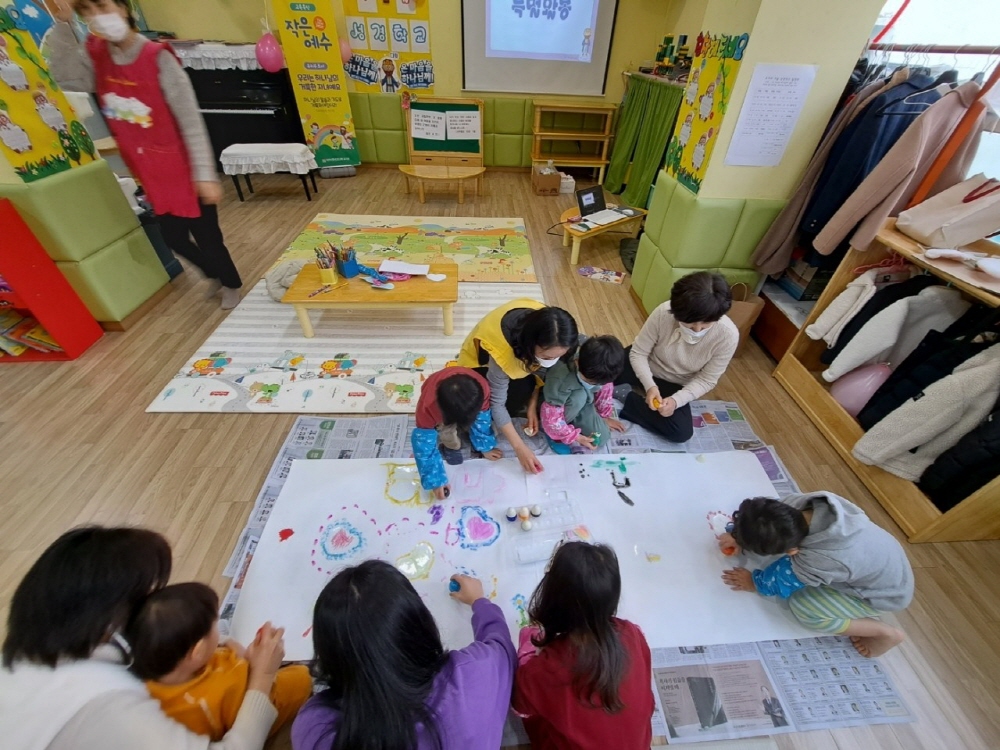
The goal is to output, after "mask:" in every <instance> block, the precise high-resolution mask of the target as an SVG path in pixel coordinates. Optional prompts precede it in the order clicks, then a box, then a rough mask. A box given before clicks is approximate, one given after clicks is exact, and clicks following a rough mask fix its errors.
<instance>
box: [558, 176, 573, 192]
mask: <svg viewBox="0 0 1000 750" xmlns="http://www.w3.org/2000/svg"><path fill="white" fill-rule="evenodd" d="M559 177H560V178H561V179H560V181H559V192H560V193H575V192H576V180H574V179H573V178H572V177H571V176H570V175H568V174H566V173H565V172H560V173H559Z"/></svg>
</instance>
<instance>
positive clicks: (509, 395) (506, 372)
mask: <svg viewBox="0 0 1000 750" xmlns="http://www.w3.org/2000/svg"><path fill="white" fill-rule="evenodd" d="M577 339H578V334H577V328H576V321H575V320H573V316H572V315H570V314H569V313H568V312H566V311H565V310H563V309H561V308H558V307H546V306H545V305H544V304H542V303H541V302H536V301H535V300H532V299H516V300H513V301H512V302H508V303H507V304H506V305H503V306H501V307H498V308H497V309H496V310H494V311H493V312H491V313H489V314H488V315H486V317H484V318H483V319H482V320H480V321H479V323H478V324H477V325H476V327H475V328H473V329H472V332H471V333H470V334H469V335H468V337H467V338H466V339H465V343H463V344H462V351H461V353H460V354H459V355H458V364H459V365H461V366H462V367H471V368H473V369H475V370H478V371H479V372H480V373H482V374H483V375H485V377H486V379H487V380H488V381H489V384H490V409H491V412H492V415H493V425H494V426H495V427H496V428H497V430H499V431H500V433H502V434H503V435H504V437H506V438H507V440H508V441H510V444H511V445H512V446H513V447H514V452H515V453H516V454H517V459H518V461H520V462H521V466H522V467H524V470H525V471H527V472H530V473H532V474H537V473H538V472H540V471H541V470H542V464H541V462H540V461H539V460H538V458H537V457H536V456H535V453H534V451H532V450H531V448H529V447H528V446H527V445H526V444H525V442H524V441H523V440H522V439H521V436H520V435H518V434H517V430H516V429H514V425H513V423H512V422H511V421H510V417H511V413H512V412H513V413H514V414H515V415H518V416H520V414H521V413H522V412H523V413H525V416H526V417H527V419H528V423H527V425H526V427H525V430H526V432H527V433H528V434H529V435H533V434H535V433H537V432H538V391H539V388H540V386H541V384H542V383H543V382H544V378H545V371H546V370H547V369H548V368H549V367H552V366H553V365H554V364H556V362H558V361H559V360H560V359H565V358H569V357H572V356H573V354H574V352H575V351H576V345H577Z"/></svg>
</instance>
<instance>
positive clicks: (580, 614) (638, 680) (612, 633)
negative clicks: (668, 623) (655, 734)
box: [513, 542, 654, 750]
mask: <svg viewBox="0 0 1000 750" xmlns="http://www.w3.org/2000/svg"><path fill="white" fill-rule="evenodd" d="M621 587H622V582H621V574H620V572H619V570H618V558H617V557H616V556H615V553H614V550H612V549H611V548H610V547H607V546H604V545H601V544H587V543H586V542H570V543H568V544H564V545H562V546H561V547H560V548H559V549H558V550H557V551H556V553H555V555H554V556H553V558H552V563H551V565H550V566H549V570H548V572H547V573H546V574H545V577H544V578H543V579H542V582H541V583H540V584H539V585H538V588H536V589H535V593H534V594H533V595H532V597H531V603H530V604H529V606H528V616H529V617H530V619H531V621H532V623H533V625H534V626H533V627H529V628H524V629H523V630H522V631H521V636H520V646H521V647H520V649H519V650H518V656H519V662H520V666H519V667H518V670H517V681H516V684H515V686H514V702H513V705H514V710H515V711H517V712H518V713H519V714H521V716H522V717H523V718H524V728H525V729H526V730H527V732H528V736H529V737H530V738H531V745H532V747H545V748H567V749H568V748H573V749H574V750H590V749H591V748H592V749H593V750H605V749H606V748H610V747H613V748H616V750H639V749H640V748H642V749H643V750H648V748H649V745H650V741H651V740H652V729H651V726H650V719H651V717H652V715H653V707H654V703H653V691H652V687H651V679H652V662H651V658H650V653H649V646H648V645H646V639H645V637H644V636H643V634H642V631H641V630H639V628H638V627H637V626H636V625H634V624H633V623H631V622H628V621H627V620H620V619H618V618H617V617H615V613H616V612H617V611H618V601H619V599H620V598H621Z"/></svg>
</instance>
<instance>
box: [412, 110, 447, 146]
mask: <svg viewBox="0 0 1000 750" xmlns="http://www.w3.org/2000/svg"><path fill="white" fill-rule="evenodd" d="M445 132H446V131H445V117H444V112H428V111H427V110H423V109H411V110H410V134H411V135H412V136H413V137H414V138H427V139H428V140H431V141H443V140H444V139H445Z"/></svg>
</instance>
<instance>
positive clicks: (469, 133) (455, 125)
mask: <svg viewBox="0 0 1000 750" xmlns="http://www.w3.org/2000/svg"><path fill="white" fill-rule="evenodd" d="M447 115H448V137H449V138H451V139H452V140H458V139H464V140H470V141H478V140H479V136H480V133H482V125H481V124H480V122H479V110H476V111H474V112H448V113H447Z"/></svg>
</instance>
